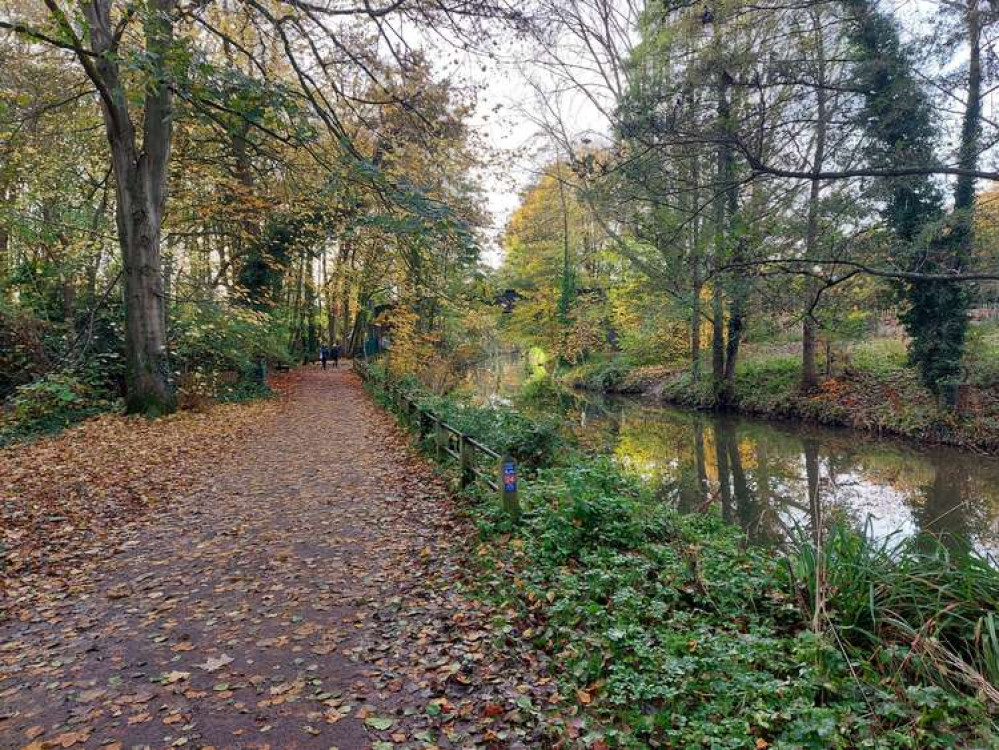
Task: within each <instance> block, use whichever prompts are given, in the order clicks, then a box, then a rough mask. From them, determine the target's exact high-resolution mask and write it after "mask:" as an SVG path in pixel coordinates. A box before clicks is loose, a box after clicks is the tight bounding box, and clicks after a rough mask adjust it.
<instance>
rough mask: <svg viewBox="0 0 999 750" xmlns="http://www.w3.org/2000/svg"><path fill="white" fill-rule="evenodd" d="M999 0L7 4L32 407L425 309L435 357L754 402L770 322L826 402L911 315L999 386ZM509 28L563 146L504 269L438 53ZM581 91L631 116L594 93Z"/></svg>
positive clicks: (133, 386)
mask: <svg viewBox="0 0 999 750" xmlns="http://www.w3.org/2000/svg"><path fill="white" fill-rule="evenodd" d="M995 16H996V11H995V10H994V9H993V8H992V6H991V5H989V4H987V3H979V2H970V1H969V2H967V3H964V4H952V3H946V4H944V3H942V4H940V5H939V6H934V7H933V8H927V9H924V11H920V13H919V14H918V15H917V14H915V13H913V14H910V13H904V14H903V13H893V12H892V10H891V9H890V8H888V7H882V6H881V5H879V4H877V3H869V2H859V1H858V2H852V1H851V2H815V3H806V4H803V5H795V6H790V7H780V8H775V9H760V8H756V7H755V6H752V5H746V4H743V3H740V2H726V3H717V4H713V5H711V6H710V7H709V6H704V7H701V6H697V7H694V6H690V7H687V6H679V5H678V6H676V7H673V6H671V5H669V4H667V5H665V6H649V7H647V8H645V7H640V6H638V5H634V4H631V3H628V2H624V3H619V2H610V0H606V1H605V0H594V2H588V3H580V4H570V5H568V6H565V7H563V4H561V3H551V4H546V3H544V2H539V3H535V4H530V5H522V6H521V7H517V8H512V7H506V6H502V5H490V4H488V3H465V2H460V3H457V4H455V6H454V7H451V6H449V5H448V4H447V3H445V2H441V3H437V2H430V3H422V2H421V3H403V4H401V5H399V6H398V7H396V6H392V7H391V8H387V9H385V10H384V11H378V10H377V9H375V8H354V7H351V6H345V7H343V8H341V7H339V6H336V5H331V6H322V7H315V8H313V7H311V6H300V5H299V4H297V3H276V4H274V5H269V4H258V3H232V4H216V3H208V4H186V3H183V2H176V1H175V0H171V1H170V2H166V3H160V4H150V5H142V4H140V5H134V4H125V5H122V6H120V7H119V4H117V3H113V2H110V1H107V2H95V3H88V4H85V5H84V6H80V9H79V10H77V9H75V6H74V7H73V8H70V7H62V6H60V5H59V4H58V3H49V2H39V3H36V4H32V3H25V2H8V3H7V4H6V7H5V8H4V16H3V18H2V26H3V28H4V29H5V30H6V33H5V34H4V36H3V47H2V51H0V53H2V55H3V58H2V59H3V69H4V71H5V73H7V74H6V75H5V76H4V82H3V89H2V95H3V108H2V110H0V122H2V128H3V131H2V132H3V138H2V143H3V152H4V159H3V163H2V185H0V187H2V189H0V198H2V202H0V285H2V290H3V293H2V297H0V298H2V305H3V307H2V309H0V315H2V316H3V319H2V322H3V325H2V326H0V335H2V336H3V343H4V347H3V354H2V356H3V361H2V362H0V395H2V396H3V398H5V399H6V400H7V403H8V407H9V408H8V410H7V411H8V412H10V411H11V410H13V411H14V412H17V413H18V414H19V415H20V416H19V417H18V419H20V420H21V421H24V420H29V421H30V420H31V419H34V418H41V419H42V420H43V421H44V418H45V417H46V414H47V412H48V411H49V410H52V409H53V408H58V409H61V410H64V411H65V410H69V411H73V410H74V409H75V410H77V411H80V412H81V413H89V412H91V411H93V410H94V409H100V408H107V407H108V406H113V404H114V402H115V399H117V398H119V397H124V399H125V405H126V408H127V409H128V410H129V411H137V412H143V413H150V414H155V413H161V412H165V411H171V410H172V409H174V408H175V406H176V403H177V397H178V394H179V395H180V398H181V400H182V401H184V400H187V401H189V402H193V401H197V400H198V399H199V398H205V397H213V396H215V395H224V394H225V393H229V394H232V393H236V392H238V391H241V390H246V389H247V388H248V389H249V391H252V389H253V387H254V386H253V383H254V373H255V372H256V371H257V369H258V367H259V363H260V361H261V360H267V361H270V362H271V363H272V364H274V363H277V362H279V361H282V360H285V361H294V360H301V359H309V358H313V357H314V355H315V352H316V351H317V350H318V348H319V347H320V346H322V345H323V344H332V342H337V343H339V344H340V345H341V347H342V349H343V350H344V352H345V353H347V354H350V353H355V352H362V351H363V348H364V346H365V342H366V340H368V339H369V338H372V337H377V338H379V339H386V342H387V338H388V337H385V336H383V335H382V334H384V333H386V332H387V331H389V330H390V329H391V333H392V335H391V337H390V338H391V339H392V343H393V348H394V353H395V355H396V359H397V360H398V362H399V367H400V368H401V369H407V368H409V367H411V366H412V365H413V363H415V362H417V361H422V362H428V361H438V360H442V361H447V360H449V359H453V358H454V356H455V355H456V354H458V355H459V356H460V357H464V358H468V357H470V356H474V350H475V349H477V348H478V349H482V348H483V346H484V344H483V342H495V340H496V338H497V335H498V336H499V338H500V339H501V340H504V341H505V342H506V343H507V344H509V345H520V344H528V345H539V346H541V347H542V348H544V349H545V350H546V353H547V354H548V355H550V356H551V355H554V356H555V357H556V359H557V360H558V361H561V362H563V363H565V364H580V363H583V362H585V361H590V362H593V361H594V359H597V360H599V359H601V358H606V357H607V356H614V355H615V354H620V353H623V354H624V355H626V356H625V358H624V362H618V363H617V365H616V366H617V367H618V369H621V368H622V367H624V368H627V367H631V366H635V365H654V364H663V365H665V364H668V365H676V364H678V363H680V362H682V361H683V360H686V361H687V367H686V370H687V371H688V377H689V382H688V383H685V385H684V388H686V389H687V391H688V393H695V394H697V395H696V399H697V400H699V401H700V402H713V403H717V404H726V403H730V404H731V403H735V402H737V401H738V397H737V395H736V394H735V390H736V388H735V379H736V375H737V373H738V371H739V368H740V361H741V359H743V358H744V356H743V350H744V348H745V345H746V343H747V342H749V343H750V344H752V342H754V341H760V340H777V341H791V342H793V343H794V345H795V346H796V347H797V351H799V352H800V355H799V356H798V359H799V364H798V365H797V372H796V374H795V376H794V380H796V381H797V382H795V383H785V384H786V385H788V386H789V387H792V388H794V389H795V390H798V389H800V390H801V391H802V392H804V393H808V392H813V391H814V390H815V389H816V388H817V387H818V386H819V384H820V380H823V378H828V377H829V376H831V375H832V374H833V370H834V368H833V360H834V359H835V354H836V351H837V349H836V344H837V343H839V342H843V341H850V340H858V339H864V338H865V337H867V336H869V334H870V333H871V331H872V330H873V329H874V328H875V323H876V322H877V320H878V319H883V318H884V317H885V315H886V311H888V313H890V316H891V317H892V318H893V319H894V322H895V323H898V324H900V325H901V326H902V327H904V336H902V337H901V338H903V339H904V342H906V343H903V346H904V347H905V348H906V349H907V356H906V362H907V363H908V365H911V366H912V367H913V368H915V369H914V372H916V373H918V378H919V380H920V382H921V384H922V387H923V388H924V389H926V390H927V392H928V393H930V394H932V395H933V396H936V397H942V398H944V399H945V400H948V401H950V402H953V401H954V400H956V395H955V393H956V387H957V386H959V385H960V384H962V383H968V382H969V381H970V382H973V383H974V385H976V386H985V387H990V386H992V385H993V384H994V375H995V373H994V369H995V368H990V367H989V366H988V363H987V362H986V363H985V364H984V365H980V361H981V360H988V359H989V358H990V357H991V356H992V355H994V354H995V350H996V343H995V337H994V336H991V335H990V334H989V332H988V331H986V330H985V329H984V328H983V329H981V331H978V330H976V329H975V328H974V327H972V326H971V324H970V321H971V319H972V316H969V311H977V310H979V309H980V308H986V310H987V308H988V306H989V305H992V304H994V303H995V302H996V289H997V287H996V278H995V277H996V275H997V274H996V262H995V261H996V245H995V242H996V231H995V228H994V218H995V216H996V208H995V205H994V204H995V200H994V198H993V197H992V194H991V193H990V192H989V190H990V185H991V184H992V180H993V179H994V178H995V177H996V176H997V175H996V174H995V173H994V172H993V171H992V163H993V161H994V156H993V154H992V149H991V147H992V144H993V140H994V136H995V127H994V123H993V121H992V119H991V115H990V112H991V111H992V108H993V103H992V96H991V86H992V84H993V72H994V71H993V68H994V59H993V55H994V52H993V50H992V39H993V35H994V31H995V20H996V17H995ZM431 30H433V31H432V34H434V35H437V37H435V40H434V41H433V42H431V40H430V38H429V37H428V36H427V35H428V34H431ZM428 45H430V46H429V47H428ZM506 46H509V47H510V48H511V49H514V50H516V51H517V52H516V54H518V55H519V54H530V55H531V56H532V59H533V61H534V64H535V70H536V71H541V73H540V74H537V73H535V74H532V76H531V77H530V78H529V79H527V80H525V81H524V90H525V92H528V95H527V96H525V97H524V99H523V101H522V106H523V108H524V113H523V114H524V115H525V116H526V117H528V118H530V119H531V120H533V121H534V122H535V124H536V126H537V128H536V129H537V133H538V135H537V139H538V140H537V142H538V143H539V144H540V145H541V153H542V154H543V156H542V158H541V161H540V163H539V167H538V177H537V179H536V181H535V183H534V184H533V185H532V186H531V187H529V188H528V189H527V190H526V192H525V193H524V194H523V200H522V204H521V206H520V208H519V209H518V210H517V212H516V213H515V215H514V216H513V217H512V219H511V221H510V222H509V225H508V227H507V229H506V232H505V234H504V236H503V238H502V244H503V247H504V248H505V254H504V260H503V265H502V267H501V268H500V269H499V271H498V272H494V271H492V270H491V269H490V268H489V267H488V266H485V265H483V264H482V248H483V247H484V246H485V245H486V244H487V242H488V236H487V233H484V231H483V230H484V229H485V228H486V227H487V226H488V224H489V222H490V220H491V217H489V216H488V215H487V212H486V209H485V208H484V205H485V203H484V201H483V194H482V190H483V186H482V182H481V174H482V172H481V167H483V166H484V165H485V164H486V163H487V162H488V161H489V160H490V159H495V158H496V154H494V153H488V152H487V151H484V150H483V148H482V144H481V142H477V141H476V135H475V133H473V132H471V131H470V129H469V126H468V123H469V118H470V116H471V113H472V111H473V108H474V106H475V96H476V90H475V87H474V86H473V85H471V84H467V83H463V82H462V81H460V80H459V78H456V77H453V76H447V75H444V74H443V73H442V69H443V68H444V66H443V65H440V64H435V62H434V61H433V60H432V59H431V58H432V57H433V53H432V52H431V53H430V54H428V51H427V50H428V49H435V50H438V51H440V50H445V52H446V53H447V54H448V55H451V56H452V58H454V59H458V58H457V56H461V55H466V56H471V57H472V58H473V59H475V56H479V57H478V59H482V60H486V61H492V62H493V63H495V64H500V63H502V62H504V61H508V60H509V58H508V57H506V58H505V57H504V54H507V55H509V54H512V53H510V52H508V51H506V50H505V47H506ZM448 50H450V51H449V52H448ZM525 51H526V52H525ZM438 62H439V61H438ZM579 101H582V102H583V103H584V104H585V105H586V106H587V107H589V108H590V109H591V110H593V111H594V112H595V113H597V114H598V116H599V117H598V119H600V120H601V121H602V122H605V123H606V124H607V126H608V128H609V129H608V130H607V131H606V132H603V133H594V132H589V131H586V130H580V128H579V127H578V126H577V125H576V124H575V123H574V122H572V118H570V117H567V116H566V115H565V114H564V113H565V112H567V111H576V110H577V109H578V107H576V108H575V109H574V108H573V107H571V106H568V105H569V104H571V103H573V102H579ZM505 158H507V159H512V158H514V157H513V155H507V156H506V157H505ZM501 168H502V164H501ZM507 289H512V290H514V292H515V293H516V295H517V296H518V299H519V304H517V305H516V306H515V307H516V310H515V312H514V314H513V319H512V321H511V320H508V319H507V318H504V317H502V316H498V315H496V314H494V313H497V312H498V311H499V309H500V308H499V307H498V306H497V305H495V304H494V303H495V300H496V297H497V296H498V295H499V294H501V293H503V292H504V291H505V290H507ZM879 316H880V317H879ZM497 328H498V329H499V330H500V333H499V334H496V333H495V331H496V330H497ZM986 328H987V326H986ZM896 338H899V337H896ZM799 342H800V343H799ZM969 352H970V354H969ZM889 353H890V354H891V355H892V356H894V357H895V358H896V359H898V356H899V353H898V352H897V351H896V350H894V349H893V350H892V351H891V352H889ZM969 359H970V360H972V361H971V364H970V365H969ZM787 367H790V365H786V367H785V369H786V368H787ZM786 374H787V373H785V375H786ZM46 402H47V403H48V405H47V406H46Z"/></svg>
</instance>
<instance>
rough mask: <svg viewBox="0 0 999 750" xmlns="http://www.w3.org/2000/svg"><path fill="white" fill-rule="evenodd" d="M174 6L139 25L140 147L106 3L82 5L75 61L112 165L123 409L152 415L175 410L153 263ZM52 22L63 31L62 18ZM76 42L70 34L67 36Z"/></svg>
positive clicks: (158, 9) (162, 191)
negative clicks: (80, 47) (82, 32)
mask: <svg viewBox="0 0 999 750" xmlns="http://www.w3.org/2000/svg"><path fill="white" fill-rule="evenodd" d="M174 4H175V0H150V2H149V6H150V7H149V14H148V17H147V18H146V19H145V21H144V32H145V39H146V50H147V53H148V55H149V59H150V60H152V61H154V62H153V66H154V68H153V71H152V72H153V75H152V76H150V80H149V81H148V82H147V83H146V86H145V91H144V92H143V94H144V111H143V117H142V128H143V132H142V145H141V147H140V146H139V145H138V142H137V133H136V129H135V125H134V123H133V121H132V118H131V113H130V111H129V107H130V104H129V96H128V92H127V91H126V88H125V84H124V81H123V79H122V77H121V73H120V70H119V68H118V62H117V57H116V55H115V52H116V47H117V39H116V38H115V35H114V33H113V26H112V18H111V2H110V0H92V1H91V2H90V3H86V4H84V5H83V13H84V15H85V16H86V20H87V24H88V29H89V34H90V47H91V49H92V50H93V51H94V52H95V53H96V56H95V57H94V58H91V57H90V56H89V55H87V54H85V53H81V54H80V55H79V58H80V62H81V64H82V65H83V68H84V70H85V71H86V73H87V75H88V77H89V78H90V79H91V80H92V81H93V83H94V85H95V86H96V88H97V90H98V93H99V94H100V98H101V111H102V114H103V118H104V124H105V129H106V131H107V138H108V143H109V145H110V147H111V163H112V165H113V167H114V176H115V196H116V198H117V206H116V210H115V218H116V221H117V225H118V237H119V242H120V244H121V253H122V265H123V267H124V277H125V284H124V286H125V359H126V376H125V407H126V409H127V410H128V411H129V412H131V413H140V414H146V415H148V416H157V415H160V414H164V413H167V412H171V411H173V410H174V409H175V408H176V405H177V404H176V397H175V395H174V390H173V383H172V380H171V375H170V364H169V358H168V355H167V336H166V304H165V298H164V294H163V278H162V269H161V263H160V227H161V225H162V220H163V209H164V205H165V202H166V189H167V176H168V165H169V161H170V145H171V135H172V120H173V99H172V95H171V92H170V86H169V82H168V80H167V78H168V74H167V65H168V62H169V59H168V58H169V55H170V48H171V45H172V42H173V22H172V13H173V10H174ZM56 20H57V22H58V23H59V24H60V25H61V26H62V27H63V28H64V29H67V28H69V26H68V21H66V19H65V18H64V17H57V19H56ZM69 33H71V34H72V35H74V36H75V32H72V30H71V29H70V30H69Z"/></svg>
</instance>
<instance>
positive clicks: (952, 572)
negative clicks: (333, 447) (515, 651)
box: [369, 368, 999, 748]
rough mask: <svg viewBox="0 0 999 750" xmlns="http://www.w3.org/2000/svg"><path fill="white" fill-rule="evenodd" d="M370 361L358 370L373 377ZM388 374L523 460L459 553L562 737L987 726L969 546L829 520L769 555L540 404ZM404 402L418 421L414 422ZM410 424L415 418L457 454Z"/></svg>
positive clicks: (990, 585)
mask: <svg viewBox="0 0 999 750" xmlns="http://www.w3.org/2000/svg"><path fill="white" fill-rule="evenodd" d="M382 378H383V374H382V373H381V372H380V371H378V370H377V369H376V368H373V370H372V372H371V378H370V379H369V387H370V388H372V390H373V391H374V392H375V393H376V394H380V393H383V380H382ZM396 388H397V389H398V388H402V389H404V390H406V391H408V393H409V394H410V397H411V398H416V399H417V401H418V403H419V405H420V407H421V408H423V409H425V410H428V411H431V412H433V413H434V414H435V415H436V416H438V417H439V418H440V419H443V420H444V421H445V422H447V423H448V424H449V425H451V426H452V427H454V428H455V429H457V430H459V431H461V432H462V433H466V434H469V435H472V436H473V437H475V439H476V440H478V441H480V442H481V443H484V444H486V445H490V446H492V447H493V448H494V449H496V450H497V451H501V452H504V453H510V454H511V455H513V456H514V457H515V458H518V459H520V461H521V467H522V473H521V483H520V499H521V506H522V513H521V515H520V519H519V521H518V522H516V523H514V522H511V520H510V519H509V518H508V517H507V516H506V515H505V514H504V513H503V511H502V509H501V506H500V503H499V502H498V499H497V497H496V495H495V492H493V491H491V490H489V489H487V488H484V487H480V486H473V488H472V489H471V490H470V491H468V492H467V493H466V494H465V500H466V504H465V508H466V511H467V513H468V515H469V517H470V518H471V520H472V521H473V522H474V523H475V524H476V526H477V528H478V530H479V539H478V544H477V545H474V546H472V547H471V548H470V549H469V550H468V552H467V554H466V559H465V563H464V564H465V566H466V567H467V568H468V569H469V571H470V575H469V584H468V585H469V586H470V587H471V590H472V592H473V594H474V596H475V597H476V598H481V599H482V600H484V601H487V602H489V603H490V604H491V605H492V606H494V607H495V608H496V609H497V611H502V612H503V613H504V615H505V617H506V629H505V632H506V633H507V638H508V639H510V640H511V642H523V641H525V640H526V641H529V642H530V643H532V644H533V645H534V647H535V648H537V649H539V650H542V651H544V652H545V653H546V654H548V655H549V656H550V657H551V659H552V663H553V664H558V665H559V667H560V668H559V671H558V673H557V675H555V676H556V677H557V680H558V688H559V689H558V695H559V696H561V699H562V700H563V701H565V702H568V703H571V704H573V706H574V708H572V712H576V713H578V716H579V720H578V723H573V724H572V725H570V726H569V727H567V734H566V736H567V737H569V738H570V739H571V740H572V742H573V743H574V744H581V745H583V746H589V747H607V746H618V747H636V748H637V747H650V746H664V747H693V746H713V747H747V748H765V747H770V746H774V747H815V748H819V747H821V748H827V747H864V746H877V747H900V748H901V747H925V748H929V747H955V746H963V747H990V746H994V745H996V744H997V743H999V736H997V734H996V730H995V727H994V726H993V721H992V719H991V715H992V714H991V711H992V710H994V709H996V708H999V703H997V702H996V699H997V694H996V691H995V688H994V687H993V686H994V683H995V680H996V679H997V677H999V673H997V674H989V673H988V671H987V670H988V669H989V667H988V666H987V664H988V663H990V661H991V659H992V657H991V656H990V655H991V654H993V652H995V654H996V655H999V650H996V649H999V645H997V644H996V643H995V639H994V638H991V636H990V634H991V633H992V630H990V628H991V627H993V624H994V623H993V619H992V617H991V616H990V615H989V612H990V611H992V610H993V609H994V608H995V606H996V603H997V602H999V580H997V578H996V573H995V571H993V570H992V569H990V568H989V567H988V566H987V565H985V564H984V563H983V562H982V561H981V560H980V559H979V558H977V557H975V556H973V555H969V556H964V555H961V556H957V555H950V554H949V553H947V552H946V551H945V549H944V548H943V547H941V546H940V545H939V544H936V543H934V542H933V541H932V540H930V539H926V538H921V539H919V540H918V541H917V540H912V541H898V540H895V541H893V542H891V543H890V544H877V543H873V542H870V541H869V540H865V539H864V537H862V536H860V535H858V534H856V533H853V532H850V531H848V530H846V529H845V528H840V527H833V528H831V529H829V530H828V535H827V536H826V537H825V542H824V544H823V546H822V547H821V548H820V549H819V550H816V549H815V548H814V547H813V546H812V545H811V544H810V543H809V541H808V540H809V539H810V537H809V536H808V535H807V533H806V534H804V536H803V537H802V543H801V544H800V545H798V546H795V547H793V548H792V549H790V551H788V553H787V554H786V555H777V554H774V552H773V550H772V549H768V548H764V547H755V546H747V545H746V544H745V536H744V534H743V533H742V532H740V531H739V530H738V529H737V528H735V527H734V526H732V525H730V524H728V523H725V522H724V521H723V520H722V519H721V518H720V517H719V516H718V515H717V514H715V513H712V512H698V513H692V514H683V513H680V512H678V511H677V510H676V509H675V508H674V507H673V506H672V505H671V504H668V503H663V502H661V501H659V500H658V499H657V497H656V496H655V494H654V492H653V491H652V490H651V488H650V486H649V485H648V484H646V483H645V482H643V481H641V480H639V479H638V478H636V477H635V476H634V475H632V474H629V473H628V472H627V471H625V470H624V469H623V468H622V466H621V465H620V463H619V462H616V461H614V460H611V459H608V458H606V457H594V456H587V455H584V454H583V453H582V452H580V451H578V450H576V449H575V448H574V446H573V445H571V444H567V443H565V442H556V441H555V440H553V435H552V431H551V425H550V424H549V423H548V421H546V420H545V419H536V420H532V419H530V418H528V417H526V416H525V415H524V414H522V413H519V412H517V411H516V410H514V409H511V408H508V407H504V406H499V407H489V406H477V405H475V404H473V403H471V402H470V401H469V400H467V399H463V398H460V397H440V396H429V395H426V394H424V393H421V391H420V386H419V383H418V382H417V381H416V380H415V379H412V378H410V379H409V380H408V381H404V382H402V383H396ZM383 403H384V404H385V405H386V406H387V407H390V408H391V407H392V406H393V403H392V400H391V399H388V398H385V399H383ZM399 416H400V419H402V420H403V421H405V422H406V423H407V424H409V425H410V428H411V429H413V430H414V431H415V429H416V425H417V423H418V420H415V419H412V418H411V415H409V416H406V415H403V414H400V415H399ZM425 438H426V439H421V438H420V437H417V436H415V435H414V439H415V440H416V441H417V443H418V444H420V445H422V446H424V447H425V448H427V450H428V451H429V452H432V453H433V454H434V455H437V456H438V457H439V458H441V459H442V460H443V461H444V462H445V463H443V464H442V465H441V470H442V472H443V473H445V474H448V473H451V472H453V471H455V470H456V468H457V467H455V466H453V465H452V464H451V463H449V462H448V461H449V460H448V458H447V456H446V454H444V453H443V452H441V451H439V449H438V444H437V443H435V442H434V441H433V439H432V437H431V435H430V434H427V435H426V436H425ZM806 531H807V529H805V530H803V532H806ZM996 663H997V664H999V661H997V662H996ZM523 709H524V710H525V711H527V712H531V711H537V710H539V707H537V706H532V705H530V704H529V703H525V705H524V706H523ZM570 730H571V733H569V732H570Z"/></svg>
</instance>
